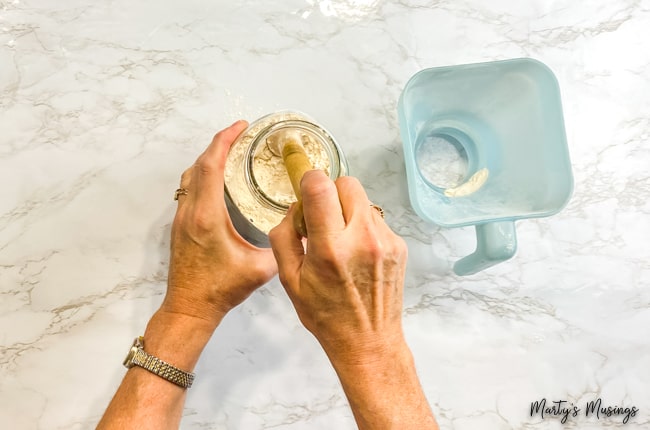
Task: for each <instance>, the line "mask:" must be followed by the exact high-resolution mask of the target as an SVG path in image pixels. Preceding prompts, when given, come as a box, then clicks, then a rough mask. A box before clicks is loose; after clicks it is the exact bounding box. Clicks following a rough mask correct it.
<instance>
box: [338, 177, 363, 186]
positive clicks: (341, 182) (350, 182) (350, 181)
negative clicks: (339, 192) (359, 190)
mask: <svg viewBox="0 0 650 430" xmlns="http://www.w3.org/2000/svg"><path fill="white" fill-rule="evenodd" d="M336 185H337V186H339V187H359V186H361V182H359V180H358V179H357V178H355V177H354V176H341V177H339V178H337V179H336Z"/></svg>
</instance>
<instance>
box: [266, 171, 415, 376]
mask: <svg viewBox="0 0 650 430" xmlns="http://www.w3.org/2000/svg"><path fill="white" fill-rule="evenodd" d="M301 191H302V196H303V206H304V216H305V223H306V226H307V233H308V239H307V242H306V243H307V249H306V253H305V250H304V248H303V243H302V242H301V239H300V236H299V235H298V234H297V233H296V232H295V230H294V228H293V226H292V223H291V220H292V213H291V212H292V210H293V208H292V209H291V210H290V213H288V214H287V217H286V218H285V219H284V221H283V222H282V223H281V224H280V225H278V226H277V227H276V228H274V229H273V230H272V231H271V233H270V240H271V246H272V248H273V252H274V253H275V256H276V259H277V261H278V265H279V269H280V280H281V282H282V284H283V285H284V286H285V288H286V290H287V293H288V295H289V297H290V298H291V300H292V302H293V304H294V306H295V308H296V311H297V313H298V316H299V317H300V320H301V321H302V323H303V324H304V325H305V327H306V328H307V329H308V330H309V331H311V332H312V333H313V334H314V336H315V337H316V338H317V339H318V341H319V342H320V343H321V345H322V346H323V349H324V350H325V352H326V353H327V354H328V355H329V356H330V359H331V360H332V361H333V362H334V364H335V366H336V364H337V362H339V361H342V362H346V363H363V362H365V361H372V360H376V359H377V357H379V356H382V354H383V353H384V352H386V351H387V350H388V349H391V348H395V347H402V346H403V345H404V339H403V334H402V326H401V312H402V289H403V280H404V271H405V265H406V257H407V248H406V245H405V243H404V241H403V240H402V239H401V238H400V237H398V236H397V235H395V234H394V233H393V232H392V231H391V230H390V228H389V227H388V226H387V225H386V223H385V222H384V220H383V219H382V217H381V215H380V214H379V212H378V211H376V210H375V209H374V208H372V207H371V206H370V202H369V200H368V197H367V195H366V193H365V191H364V189H363V187H362V186H361V184H360V183H359V181H358V180H357V179H355V178H352V177H342V178H339V179H337V181H336V183H334V182H332V181H331V180H330V179H329V178H328V177H327V176H326V175H325V174H324V173H323V172H320V171H310V172H307V173H306V174H305V176H304V178H303V180H302V183H301Z"/></svg>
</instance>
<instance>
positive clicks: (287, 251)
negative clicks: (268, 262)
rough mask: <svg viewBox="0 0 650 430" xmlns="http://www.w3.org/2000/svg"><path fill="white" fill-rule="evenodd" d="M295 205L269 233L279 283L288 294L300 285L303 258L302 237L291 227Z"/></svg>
mask: <svg viewBox="0 0 650 430" xmlns="http://www.w3.org/2000/svg"><path fill="white" fill-rule="evenodd" d="M295 210H296V205H295V204H293V205H291V207H290V208H289V211H288V212H287V215H286V216H285V217H284V219H283V220H282V222H281V223H280V224H278V225H277V226H276V227H274V228H273V229H272V230H271V231H270V232H269V240H270V242H271V248H272V249H273V254H274V255H275V259H276V260H277V262H278V272H279V275H280V282H282V285H284V287H285V288H287V289H289V290H290V293H294V292H296V291H297V289H298V286H299V284H300V268H301V267H302V262H303V259H304V258H305V248H304V247H303V245H302V240H301V239H302V237H301V235H300V234H298V233H297V232H296V230H295V228H294V226H293V216H294V212H295Z"/></svg>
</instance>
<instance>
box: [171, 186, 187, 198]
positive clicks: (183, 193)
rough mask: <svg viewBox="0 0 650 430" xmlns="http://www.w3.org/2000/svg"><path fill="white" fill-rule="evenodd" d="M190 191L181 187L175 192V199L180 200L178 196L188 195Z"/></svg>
mask: <svg viewBox="0 0 650 430" xmlns="http://www.w3.org/2000/svg"><path fill="white" fill-rule="evenodd" d="M188 192H189V191H188V190H187V189H186V188H179V189H177V190H176V191H175V192H174V200H178V196H186V195H187V193H188Z"/></svg>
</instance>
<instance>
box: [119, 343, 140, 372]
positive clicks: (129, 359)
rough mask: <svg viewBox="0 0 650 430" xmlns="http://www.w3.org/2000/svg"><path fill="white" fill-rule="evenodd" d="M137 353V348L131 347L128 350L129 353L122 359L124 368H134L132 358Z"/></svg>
mask: <svg viewBox="0 0 650 430" xmlns="http://www.w3.org/2000/svg"><path fill="white" fill-rule="evenodd" d="M137 351H138V347H137V346H132V347H131V349H130V350H129V353H128V354H127V355H126V358H125V359H124V363H123V364H124V366H126V367H127V368H129V369H130V368H132V367H133V366H134V364H133V357H134V356H135V353H136V352H137Z"/></svg>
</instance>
